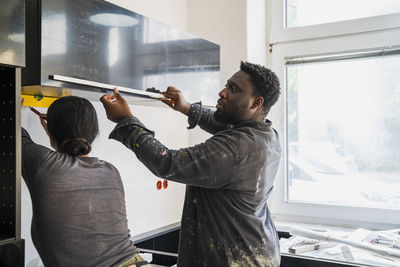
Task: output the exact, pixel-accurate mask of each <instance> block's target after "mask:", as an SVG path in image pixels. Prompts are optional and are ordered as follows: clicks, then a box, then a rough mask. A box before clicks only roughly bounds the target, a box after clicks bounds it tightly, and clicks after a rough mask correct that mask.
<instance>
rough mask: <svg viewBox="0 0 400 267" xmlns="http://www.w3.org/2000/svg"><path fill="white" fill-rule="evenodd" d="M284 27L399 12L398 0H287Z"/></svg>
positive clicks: (399, 2) (399, 4)
mask: <svg viewBox="0 0 400 267" xmlns="http://www.w3.org/2000/svg"><path fill="white" fill-rule="evenodd" d="M285 5H286V27H287V28H292V27H301V26H308V25H315V24H322V23H328V22H336V21H343V20H351V19H359V18H366V17H372V16H379V15H387V14H393V13H397V12H400V1H398V0H379V1H376V0H324V1H321V0H287V1H286V3H285Z"/></svg>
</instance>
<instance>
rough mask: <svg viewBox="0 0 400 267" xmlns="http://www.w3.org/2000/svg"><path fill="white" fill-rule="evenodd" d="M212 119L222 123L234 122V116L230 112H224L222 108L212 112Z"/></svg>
mask: <svg viewBox="0 0 400 267" xmlns="http://www.w3.org/2000/svg"><path fill="white" fill-rule="evenodd" d="M214 119H215V120H216V121H217V122H219V123H222V124H232V125H233V124H236V123H237V121H236V116H233V115H232V114H226V113H225V112H224V111H223V110H216V111H215V112H214Z"/></svg>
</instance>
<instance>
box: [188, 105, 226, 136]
mask: <svg viewBox="0 0 400 267" xmlns="http://www.w3.org/2000/svg"><path fill="white" fill-rule="evenodd" d="M188 123H189V127H188V129H193V128H194V127H196V125H199V127H200V128H201V129H203V130H204V131H206V132H208V133H210V134H215V133H217V132H219V131H223V130H227V129H230V128H232V125H230V124H223V123H220V122H218V121H216V120H215V119H214V111H212V110H211V109H208V108H203V107H202V105H201V102H198V103H194V104H192V105H191V106H190V110H189V115H188Z"/></svg>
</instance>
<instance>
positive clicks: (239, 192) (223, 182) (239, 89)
mask: <svg viewBox="0 0 400 267" xmlns="http://www.w3.org/2000/svg"><path fill="white" fill-rule="evenodd" d="M279 94H280V87H279V80H278V78H277V76H276V75H275V74H274V73H273V72H272V71H270V70H269V69H267V68H265V67H262V66H260V65H256V64H251V63H248V62H242V63H241V66H240V71H238V72H236V73H235V74H234V75H233V76H232V77H231V78H230V79H229V80H228V81H227V84H226V86H225V88H224V89H222V91H221V92H220V93H219V97H220V99H219V100H218V103H217V105H216V109H217V110H216V111H215V112H213V111H211V110H209V109H205V108H202V106H201V103H196V104H192V105H190V104H189V103H187V102H186V101H185V100H184V98H183V97H182V94H181V92H180V91H179V90H177V89H176V88H174V87H168V89H167V91H166V92H164V93H163V95H164V96H165V98H163V99H162V101H163V102H164V103H166V104H168V105H169V106H170V107H172V108H173V109H175V110H177V111H180V112H182V113H183V114H186V115H188V117H189V118H188V121H189V128H193V127H195V126H196V125H199V126H200V127H201V128H202V129H204V130H205V131H207V132H209V133H212V134H213V136H212V137H211V138H209V139H208V140H207V141H205V142H204V143H202V144H200V145H196V146H193V147H189V148H183V149H179V150H170V149H168V148H167V147H165V146H164V145H162V144H161V143H160V142H159V141H158V140H156V139H155V138H154V133H153V132H152V131H150V130H148V129H147V128H146V127H145V126H144V125H143V124H142V123H141V122H140V121H139V119H137V118H136V117H134V116H132V114H131V112H130V109H129V106H128V105H127V103H126V101H125V100H124V99H123V98H122V97H121V96H120V94H119V93H118V91H117V90H116V89H115V90H114V96H111V95H105V96H103V97H102V99H101V101H102V102H103V105H104V107H105V109H106V113H107V117H108V118H109V119H110V120H112V121H114V122H117V123H118V124H117V126H116V127H115V129H114V130H113V131H112V133H111V134H110V138H113V139H115V140H118V141H120V142H122V143H123V144H124V145H125V146H127V147H128V148H130V149H131V150H132V151H133V152H134V153H135V154H136V156H137V158H138V159H139V160H140V161H141V162H142V163H143V164H145V165H146V166H147V168H149V169H150V170H151V171H152V172H153V173H154V174H155V175H157V176H159V177H162V178H165V179H168V180H171V181H175V182H179V183H184V184H186V185H187V187H186V196H185V203H184V209H183V213H182V222H181V235H180V243H179V253H178V255H179V256H178V266H184V267H186V266H189V267H192V266H212V267H215V266H279V262H280V253H279V245H278V236H277V232H276V229H275V226H274V224H273V222H272V220H271V216H270V213H269V210H268V207H267V198H268V197H269V195H270V193H271V190H272V184H273V180H274V177H275V174H276V171H277V168H278V164H279V159H280V154H281V151H280V146H279V140H278V139H279V138H278V134H277V132H276V131H275V130H274V129H272V127H271V122H270V121H269V120H265V117H266V115H267V114H268V112H269V110H270V108H271V106H272V105H274V104H275V103H276V101H277V100H278V97H279ZM113 100H116V101H113Z"/></svg>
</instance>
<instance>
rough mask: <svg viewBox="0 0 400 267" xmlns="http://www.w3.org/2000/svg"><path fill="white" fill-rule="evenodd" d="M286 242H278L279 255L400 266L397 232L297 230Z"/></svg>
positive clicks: (397, 230) (399, 236)
mask: <svg viewBox="0 0 400 267" xmlns="http://www.w3.org/2000/svg"><path fill="white" fill-rule="evenodd" d="M291 234H292V235H293V236H292V237H291V238H289V239H284V238H282V239H281V240H280V246H281V252H282V253H294V254H299V255H304V256H308V257H315V258H321V259H330V260H339V261H347V262H353V263H358V264H368V265H370V266H398V267H400V257H398V256H397V253H398V254H399V255H400V247H399V246H397V245H398V244H400V243H399V242H400V230H399V229H395V230H389V231H379V232H374V231H368V230H365V229H362V228H360V229H357V230H355V231H353V232H350V233H345V232H333V231H326V232H315V231H310V230H307V229H303V228H301V229H299V228H296V229H294V230H293V231H291ZM331 240H333V241H335V242H329V241H331Z"/></svg>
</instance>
